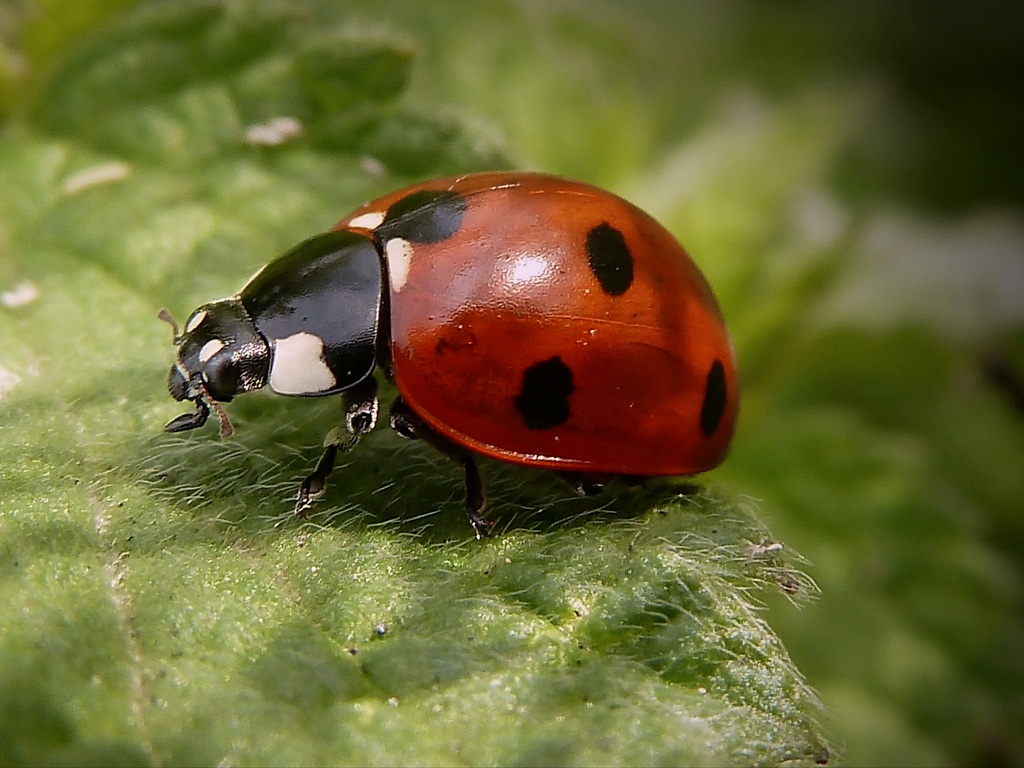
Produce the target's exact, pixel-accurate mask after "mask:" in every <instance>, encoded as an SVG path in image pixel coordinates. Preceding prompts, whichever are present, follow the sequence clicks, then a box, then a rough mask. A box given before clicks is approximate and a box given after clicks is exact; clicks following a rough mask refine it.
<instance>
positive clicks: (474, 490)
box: [390, 397, 496, 539]
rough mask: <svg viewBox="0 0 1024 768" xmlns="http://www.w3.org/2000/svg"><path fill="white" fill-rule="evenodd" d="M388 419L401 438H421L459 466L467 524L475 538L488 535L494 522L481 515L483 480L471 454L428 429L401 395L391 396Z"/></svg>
mask: <svg viewBox="0 0 1024 768" xmlns="http://www.w3.org/2000/svg"><path fill="white" fill-rule="evenodd" d="M390 418H391V428H392V429H393V430H395V432H397V433H398V434H399V435H401V436H402V437H408V438H414V439H415V438H423V439H424V440H426V441H427V442H428V443H430V444H431V445H432V446H434V447H435V448H437V450H439V451H440V452H441V453H443V454H444V455H445V456H448V457H449V458H452V459H454V460H455V461H457V462H459V463H460V464H461V465H462V468H463V470H464V471H465V473H466V514H467V515H468V517H469V523H470V525H472V526H473V530H474V531H475V532H476V537H477V538H478V539H482V538H484V537H485V536H490V535H491V531H492V530H493V528H494V525H495V523H496V521H495V520H488V519H487V518H486V517H484V509H485V508H486V507H487V493H486V492H485V491H484V484H483V480H482V479H481V478H480V470H479V469H477V466H476V460H475V459H474V458H473V454H472V453H470V452H469V451H467V450H466V449H465V448H463V447H462V446H460V445H456V444H455V443H453V442H452V441H451V440H449V439H448V438H446V437H444V435H442V434H440V433H439V432H437V431H436V430H434V429H432V428H431V427H430V426H429V425H428V424H426V423H425V422H424V421H423V419H421V418H420V417H419V416H417V415H416V414H415V413H414V412H413V410H412V409H411V408H410V407H409V406H408V405H407V404H406V402H405V401H404V400H403V399H402V398H401V397H397V398H395V401H394V403H392V405H391V417H390Z"/></svg>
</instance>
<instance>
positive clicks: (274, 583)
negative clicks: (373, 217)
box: [0, 0, 829, 765]
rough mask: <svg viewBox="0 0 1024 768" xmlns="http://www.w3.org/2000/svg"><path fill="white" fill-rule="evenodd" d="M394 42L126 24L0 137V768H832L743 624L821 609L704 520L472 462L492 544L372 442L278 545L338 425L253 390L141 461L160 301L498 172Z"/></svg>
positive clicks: (697, 514)
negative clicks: (365, 212)
mask: <svg viewBox="0 0 1024 768" xmlns="http://www.w3.org/2000/svg"><path fill="white" fill-rule="evenodd" d="M415 32H416V30H415V29H413V30H409V31H407V32H406V33H403V34H397V33H393V32H389V31H387V29H386V28H381V27H378V26H375V25H368V24H366V23H363V22H361V21H360V20H359V19H348V18H345V19H339V18H337V14H334V13H332V8H331V6H330V4H326V3H325V4H323V5H320V4H316V3H310V4H308V5H307V4H303V5H301V6H300V5H298V4H291V3H257V2H224V3H221V2H209V1H198V0H196V1H191V2H183V3H173V4H171V3H148V4H144V5H141V6H140V7H139V8H138V9H137V10H134V11H131V12H129V13H126V14H124V15H122V16H119V17H117V18H115V19H114V20H113V21H112V23H111V24H109V25H108V26H105V27H103V28H102V29H101V30H100V31H98V32H97V33H96V34H95V35H92V36H89V37H86V38H82V39H76V40H74V42H73V44H71V45H69V46H68V47H69V51H68V52H67V53H66V54H65V55H64V56H63V57H62V58H60V60H59V61H57V62H56V63H55V64H54V66H53V67H52V69H51V70H50V72H49V75H48V76H47V77H45V78H40V79H39V80H38V81H32V83H33V84H32V87H33V88H34V89H35V90H34V91H32V92H31V93H30V94H28V95H26V97H25V98H26V99H27V104H26V107H25V109H24V110H23V111H22V113H21V114H23V115H24V116H23V117H22V118H21V119H20V120H19V121H17V122H12V123H10V124H9V126H8V130H7V131H6V132H5V133H4V134H3V136H0V189H3V190H16V191H17V194H10V193H5V194H3V195H2V196H0V254H2V261H0V280H2V285H3V286H4V289H5V293H4V304H3V306H2V307H0V312H2V315H0V319H2V323H0V350H2V353H0V406H2V408H3V412H4V418H3V421H2V426H0V455H2V457H3V475H2V481H0V483H2V490H0V579H2V580H3V587H4V594H5V596H6V600H5V603H4V607H3V608H2V609H0V626H2V627H3V631H2V632H0V745H2V746H0V762H4V763H7V764H76V765H77V764H85V763H102V764H139V763H152V764H213V763H218V764H219V763H242V764H246V763H272V764H285V763H287V764H311V763H327V764H358V765H362V764H396V763H398V764H411V763H418V764H421V763H468V764H498V763H522V764H540V763H559V764H566V763H571V764H598V763H600V764H635V763H644V764H649V763H673V764H679V763H685V764H716V765H718V764H725V763H730V764H732V763H735V764H743V765H746V764H751V763H756V764H776V763H782V762H786V763H794V762H795V763H812V762H815V761H819V760H823V759H825V758H827V756H828V754H829V752H828V747H827V745H826V740H825V738H824V736H823V735H822V732H821V728H820V726H819V724H818V722H817V717H818V715H819V706H818V704H817V702H816V700H815V697H814V695H813V694H812V693H811V691H810V689H809V688H808V687H807V685H806V684H805V683H804V681H803V679H802V677H801V675H800V674H799V673H798V672H797V670H796V669H795V667H794V666H793V665H792V663H791V662H790V660H789V658H788V655H787V653H786V651H785V649H784V648H783V646H782V644H781V643H780V642H779V640H778V638H777V637H776V636H775V635H774V634H773V633H772V631H771V630H770V628H769V627H768V625H767V623H766V622H765V620H764V617H763V616H762V615H761V614H760V613H759V612H758V610H757V607H756V606H757V603H756V595H760V594H764V593H767V592H771V591H773V590H774V591H780V592H785V593H787V594H790V595H791V596H792V595H797V596H800V595H808V594H811V593H813V591H814V587H813V582H811V581H810V580H809V579H808V578H807V577H805V576H803V575H802V573H801V571H800V561H799V558H798V557H797V556H795V555H793V554H791V553H789V551H788V550H787V549H786V548H784V547H782V546H781V545H780V544H779V543H777V542H775V541H774V540H773V539H772V537H771V536H770V534H769V533H768V532H767V530H765V529H764V527H763V526H762V525H761V524H760V523H759V522H758V521H757V519H756V510H755V509H754V508H752V506H751V505H750V504H749V503H748V502H745V501H741V500H740V499H738V498H734V497H731V496H729V494H728V493H727V492H725V491H724V490H713V491H712V490H699V489H695V488H693V487H691V486H687V485H682V484H680V483H678V482H672V481H663V482H657V483H651V484H650V486H649V487H647V488H645V489H644V490H630V489H626V488H615V489H612V490H611V491H610V492H609V493H608V494H607V495H605V496H604V497H601V498H599V499H596V500H595V499H578V498H575V497H572V498H570V497H569V494H568V493H567V492H566V490H565V489H563V488H562V487H560V486H559V485H558V484H557V483H555V482H554V481H553V480H550V479H548V478H546V477H544V476H541V475H540V474H539V473H533V472H528V471H524V470H518V469H515V468H510V467H502V466H496V465H493V464H488V465H487V466H486V467H485V471H486V472H487V476H488V478H489V481H490V483H489V484H490V490H491V494H492V496H493V499H494V505H493V507H492V512H493V514H495V515H496V516H497V517H498V518H499V519H500V520H501V524H500V527H499V530H498V535H497V536H495V537H494V538H492V539H490V540H487V541H483V542H477V541H475V540H474V539H473V538H472V535H471V530H470V528H469V527H468V525H467V524H466V523H465V520H464V518H463V515H462V513H461V500H460V494H461V489H460V484H459V480H458V477H457V473H456V471H455V468H454V467H453V466H451V465H450V464H448V463H447V462H446V461H445V460H444V459H442V458H440V457H438V456H435V455H433V454H432V453H431V452H430V451H429V449H427V448H425V447H422V446H419V445H409V444H404V443H400V441H398V440H397V438H396V437H394V436H393V435H390V434H386V433H384V432H381V433H380V434H375V435H374V436H372V438H370V439H367V440H366V441H365V445H363V446H360V450H359V451H358V452H356V453H355V454H353V455H352V456H351V457H349V458H347V459H346V462H345V464H346V466H344V467H342V468H340V469H339V470H338V472H337V476H336V479H335V482H334V485H333V486H332V490H331V492H330V493H329V495H328V497H327V498H326V499H325V501H324V502H323V503H322V504H320V506H318V507H317V509H316V511H315V514H314V515H313V516H312V517H311V519H310V520H309V521H308V522H301V521H299V520H297V519H296V518H294V516H293V514H292V511H291V508H292V500H293V498H294V491H295V484H296V482H297V481H298V480H299V479H300V478H301V477H302V476H303V475H304V473H305V472H307V471H308V467H309V464H310V463H311V461H312V460H313V459H315V457H316V453H317V451H318V446H319V442H320V439H321V437H322V431H323V425H324V424H331V423H333V422H334V421H335V420H336V419H337V418H338V412H337V407H338V406H337V403H331V402H310V401H301V402H296V401H288V402H282V401H280V400H275V399H274V398H272V397H261V396H252V397H250V398H248V399H245V398H243V399H241V400H240V401H238V402H237V403H232V404H231V406H230V407H231V409H232V411H231V412H232V418H233V420H234V422H235V424H236V427H237V428H238V437H237V439H236V440H234V441H231V442H222V441H219V440H217V439H216V437H215V436H214V435H213V434H210V433H203V434H191V435H187V436H184V437H183V436H171V435H164V434H162V433H161V425H162V424H163V423H165V422H166V421H167V420H168V419H169V418H170V417H171V416H173V415H174V414H175V413H176V410H175V409H176V408H177V407H178V406H177V405H176V404H174V403H173V402H172V401H171V400H170V399H169V398H168V397H167V396H166V393H165V384H166V371H167V367H168V365H169V362H170V359H171V352H172V346H171V340H170V338H169V335H170V334H169V333H168V329H167V328H166V327H165V326H163V325H161V324H160V323H159V322H157V320H156V312H157V310H158V309H159V308H160V307H161V306H164V305H171V306H172V308H173V309H174V311H175V312H177V313H178V314H182V313H183V312H184V311H186V310H188V309H189V308H191V307H192V306H194V305H196V304H198V303H200V302H202V301H206V300H209V299H210V298H211V297H216V296H220V295H225V294H229V293H231V292H233V291H234V290H236V289H237V288H238V287H239V285H240V283H241V282H242V281H243V280H244V279H245V277H246V276H247V275H248V274H251V273H252V272H253V271H254V270H255V269H256V268H257V267H258V266H260V265H261V264H262V263H264V262H266V261H267V260H269V259H270V258H273V257H274V256H275V255H276V254H277V253H279V252H280V251H281V250H282V249H284V248H285V247H287V246H288V245H290V244H292V243H294V242H296V241H298V240H300V239H302V238H304V237H306V236H308V235H309V234H310V233H312V232H316V231H320V230H323V229H325V228H327V227H329V226H330V225H331V224H332V223H333V222H334V221H336V220H337V219H338V218H340V216H341V215H343V214H344V213H345V212H347V211H348V210H350V209H351V208H353V207H354V206H356V205H358V204H359V203H360V202H361V201H363V200H365V199H368V198H371V197H373V196H375V195H377V194H380V193H381V192H383V191H385V190H390V189H393V188H397V187H400V186H402V185H404V184H406V183H409V182H410V181H411V180H412V179H413V177H419V176H422V175H429V174H440V173H457V172H460V171H468V170H473V169H479V168H487V167H500V166H502V165H505V164H507V160H506V154H505V153H504V152H503V151H502V149H501V146H500V144H499V143H498V142H495V141H494V140H493V134H492V131H491V130H490V129H487V128H486V127H482V126H481V125H480V124H479V123H477V122H474V121H473V120H465V119H462V118H460V117H459V114H458V111H457V110H456V109H445V108H443V107H440V106H435V105H431V106H422V105H420V106H417V105H416V104H415V102H414V100H412V99H407V98H406V97H405V95H404V92H405V88H406V86H407V83H409V82H410V80H411V79H412V78H414V76H415V75H414V72H415V67H416V59H415V53H416V51H417V49H418V48H419V47H420V46H424V45H427V44H429V43H430V42H431V40H430V39H429V38H424V39H416V38H415V37H414V38H409V37H407V36H406V35H407V34H413V33H415ZM282 119H283V121H282ZM254 126H259V127H260V130H258V131H255V132H254V131H253V130H252V129H253V127H254Z"/></svg>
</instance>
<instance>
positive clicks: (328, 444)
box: [295, 376, 379, 517]
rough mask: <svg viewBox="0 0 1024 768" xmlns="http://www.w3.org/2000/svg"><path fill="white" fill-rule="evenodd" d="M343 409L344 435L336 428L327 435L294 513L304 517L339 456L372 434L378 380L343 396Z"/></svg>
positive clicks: (304, 481) (319, 493)
mask: <svg viewBox="0 0 1024 768" xmlns="http://www.w3.org/2000/svg"><path fill="white" fill-rule="evenodd" d="M342 402H343V403H344V406H345V431H346V433H347V434H342V433H341V430H340V429H339V428H337V427H335V428H334V429H332V430H331V431H330V432H328V433H327V436H326V437H325V438H324V452H323V454H322V455H321V456H320V461H318V462H317V465H316V469H314V470H313V472H312V474H310V475H309V477H307V478H306V479H305V480H303V481H302V485H301V487H300V488H299V497H298V500H297V501H296V502H295V513H296V514H297V515H299V516H300V517H305V516H306V510H307V509H309V508H310V507H311V506H313V500H314V499H315V498H317V497H319V496H322V495H323V493H324V489H325V488H326V487H327V477H328V475H330V474H331V471H332V470H333V469H334V462H335V460H336V459H337V458H338V452H339V451H340V452H342V453H347V452H348V451H351V450H352V449H353V448H355V446H356V443H358V442H359V438H360V437H362V436H363V435H365V434H366V433H367V432H369V431H370V430H372V429H373V428H374V427H375V426H376V424H377V411H378V410H379V405H378V401H377V380H376V379H375V378H374V377H373V376H368V377H367V378H366V379H364V380H363V381H362V382H360V383H359V384H357V385H356V386H354V387H353V388H352V389H348V390H346V391H345V392H344V393H343V394H342Z"/></svg>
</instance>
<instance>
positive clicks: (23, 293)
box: [0, 280, 39, 309]
mask: <svg viewBox="0 0 1024 768" xmlns="http://www.w3.org/2000/svg"><path fill="white" fill-rule="evenodd" d="M38 298H39V289H38V288H36V286H35V285H34V284H33V283H30V282H28V281H27V280H26V281H25V282H24V283H19V284H18V285H16V286H15V287H14V288H13V289H12V290H10V291H4V292H3V293H0V304H3V305H4V306H5V307H7V308H8V309H17V308H18V307H24V306H25V305H26V304H31V303H32V302H33V301H35V300H36V299H38Z"/></svg>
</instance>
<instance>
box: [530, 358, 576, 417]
mask: <svg viewBox="0 0 1024 768" xmlns="http://www.w3.org/2000/svg"><path fill="white" fill-rule="evenodd" d="M575 389H576V388H575V387H574V386H573V384H572V369H571V368H569V366H567V365H566V364H565V363H563V362H562V358H560V357H558V356H557V355H556V356H555V357H552V358H550V359H548V360H544V361H542V362H539V363H536V364H534V365H531V366H530V367H529V368H527V369H526V370H525V371H524V372H523V386H522V389H521V390H520V391H519V394H518V395H517V396H516V399H515V403H516V410H518V411H519V415H520V416H522V417H523V423H524V424H526V428H527V429H550V428H551V427H557V426H558V425H559V424H562V423H564V422H565V421H566V419H568V418H569V395H571V394H572V393H573V391H575Z"/></svg>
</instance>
